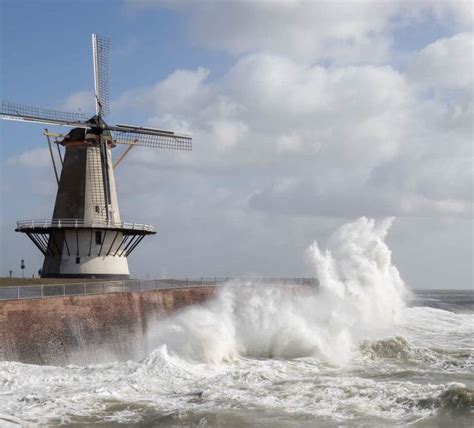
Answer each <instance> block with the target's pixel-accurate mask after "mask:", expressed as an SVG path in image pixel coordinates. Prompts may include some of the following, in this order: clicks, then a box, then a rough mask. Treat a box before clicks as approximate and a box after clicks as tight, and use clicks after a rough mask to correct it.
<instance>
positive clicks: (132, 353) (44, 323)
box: [0, 286, 216, 365]
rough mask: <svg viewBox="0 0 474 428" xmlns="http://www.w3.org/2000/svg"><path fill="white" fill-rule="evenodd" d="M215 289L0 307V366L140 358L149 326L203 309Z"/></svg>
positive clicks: (26, 301) (18, 302) (75, 298)
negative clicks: (3, 363)
mask: <svg viewBox="0 0 474 428" xmlns="http://www.w3.org/2000/svg"><path fill="white" fill-rule="evenodd" d="M215 292H216V288H215V287H205V286H204V287H199V288H179V289H167V290H154V291H142V292H131V293H108V294H95V295H84V296H60V297H51V298H46V299H24V300H8V301H0V360H10V361H19V362H23V363H31V364H55V365H58V364H59V365H62V364H70V363H72V364H87V363H94V362H100V361H106V360H108V359H110V358H113V359H119V360H125V359H129V358H137V357H140V353H143V352H145V351H146V350H145V349H144V348H143V346H144V345H143V337H144V335H145V334H146V332H147V329H148V327H149V325H150V323H152V322H153V321H154V320H156V319H160V318H164V317H166V316H168V315H169V314H170V313H171V312H173V311H175V310H177V309H180V308H183V307H185V306H188V305H192V304H199V303H203V302H205V301H206V300H208V299H209V298H210V297H212V296H213V295H214V294H215Z"/></svg>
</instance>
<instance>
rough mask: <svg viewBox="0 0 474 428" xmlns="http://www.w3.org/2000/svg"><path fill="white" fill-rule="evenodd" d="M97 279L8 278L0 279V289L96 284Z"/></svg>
mask: <svg viewBox="0 0 474 428" xmlns="http://www.w3.org/2000/svg"><path fill="white" fill-rule="evenodd" d="M97 281H100V280H98V279H84V278H77V279H68V278H8V277H0V287H12V286H13V287H16V286H17V285H41V284H73V283H77V282H97Z"/></svg>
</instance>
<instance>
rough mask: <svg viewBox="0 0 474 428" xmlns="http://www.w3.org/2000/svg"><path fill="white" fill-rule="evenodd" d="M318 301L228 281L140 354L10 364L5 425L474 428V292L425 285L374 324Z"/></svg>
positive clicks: (3, 387)
mask: <svg viewBox="0 0 474 428" xmlns="http://www.w3.org/2000/svg"><path fill="white" fill-rule="evenodd" d="M318 300H324V299H323V298H321V297H320V296H318V294H317V293H315V295H314V296H308V295H297V296H288V293H287V292H284V291H282V290H270V289H266V290H263V291H262V290H257V291H248V290H246V291H236V290H235V289H232V290H224V291H223V292H222V293H221V296H220V297H219V298H218V299H216V301H215V302H212V303H211V304H209V305H207V306H205V307H195V308H191V309H187V310H184V311H183V312H181V313H179V314H177V315H176V316H175V317H173V318H172V319H171V320H168V321H166V322H164V323H163V322H162V323H161V324H160V323H159V324H157V325H156V326H154V328H153V331H154V333H152V334H151V335H150V337H149V339H148V340H149V342H148V344H147V346H148V347H149V349H151V352H149V354H148V355H147V356H146V357H145V358H143V359H140V360H136V361H128V362H116V361H115V362H114V361H110V362H109V363H107V364H97V365H89V366H66V367H54V366H34V365H25V364H20V363H14V362H0V426H2V427H6V426H36V425H43V426H59V425H66V426H84V425H87V426H90V425H93V426H110V427H115V426H144V427H145V426H163V427H173V426H196V427H206V426H208V427H241V426H257V427H306V426H307V427H313V426H322V427H331V426H334V427H335V426H339V427H340V426H343V427H344V426H374V427H375V426H377V427H378V426H391V425H413V426H415V427H463V426H465V427H468V426H472V425H473V420H474V419H473V418H474V413H473V412H474V407H473V406H474V349H473V347H474V343H473V333H474V293H473V292H472V291H418V292H413V293H411V296H410V295H409V296H408V297H406V299H405V301H406V304H403V305H402V306H401V307H400V308H398V309H399V313H398V314H397V321H396V322H394V323H392V324H391V325H390V326H388V327H387V326H383V327H382V326H373V328H371V329H370V332H369V333H367V331H368V330H367V329H359V327H357V328H354V325H353V324H352V325H351V327H350V329H347V327H346V325H344V326H343V327H342V328H341V325H340V320H341V319H344V317H345V316H346V315H347V313H345V309H347V310H348V311H349V312H350V307H349V308H345V307H341V306H340V305H339V306H337V305H336V306H337V309H335V310H334V311H333V312H327V311H323V310H322V309H321V307H318V305H317V304H316V303H315V302H316V301H318ZM244 307H245V309H242V308H244ZM319 313H324V317H320V316H319V315H318V314H319ZM328 314H329V315H328ZM358 316H359V317H360V316H363V314H358ZM352 319H353V318H352ZM379 327H380V328H379Z"/></svg>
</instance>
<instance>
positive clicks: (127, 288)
mask: <svg viewBox="0 0 474 428" xmlns="http://www.w3.org/2000/svg"><path fill="white" fill-rule="evenodd" d="M317 284H318V282H317V280H316V279H315V278H234V277H226V278H218V277H212V278H205V277H202V278H184V279H152V280H125V281H101V282H82V283H67V284H41V285H19V286H11V287H9V286H6V287H0V300H18V299H43V298H49V297H60V296H82V295H89V294H105V293H133V292H142V291H153V290H167V289H179V288H198V287H219V286H224V285H255V286H258V285H287V286H290V285H310V286H316V285H317Z"/></svg>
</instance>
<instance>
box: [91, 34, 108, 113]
mask: <svg viewBox="0 0 474 428" xmlns="http://www.w3.org/2000/svg"><path fill="white" fill-rule="evenodd" d="M109 47H110V41H109V39H108V38H107V37H102V36H99V35H98V34H93V35H92V52H93V59H94V87H95V102H96V113H97V114H100V115H101V116H106V115H108V114H109V113H110V103H109Z"/></svg>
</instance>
